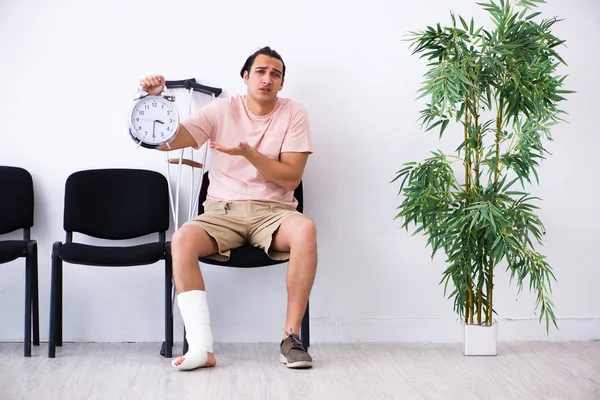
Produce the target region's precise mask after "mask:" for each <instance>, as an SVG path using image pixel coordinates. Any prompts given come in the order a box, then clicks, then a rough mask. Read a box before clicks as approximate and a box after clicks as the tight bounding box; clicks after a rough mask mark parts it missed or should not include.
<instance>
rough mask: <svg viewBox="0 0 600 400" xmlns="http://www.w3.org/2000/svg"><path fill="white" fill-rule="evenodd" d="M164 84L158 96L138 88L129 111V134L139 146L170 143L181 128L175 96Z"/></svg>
mask: <svg viewBox="0 0 600 400" xmlns="http://www.w3.org/2000/svg"><path fill="white" fill-rule="evenodd" d="M163 86H164V88H165V89H164V90H163V92H162V93H161V94H160V95H158V96H150V95H149V94H148V92H146V91H145V90H138V92H137V93H136V94H135V95H134V96H133V101H134V104H133V106H132V107H131V110H130V111H129V136H131V138H132V139H133V141H134V142H135V143H137V144H138V145H139V146H142V147H145V148H147V149H156V148H158V147H163V146H165V145H166V146H167V147H168V145H169V143H170V142H171V141H172V140H173V138H175V135H176V134H177V130H178V129H179V113H178V112H177V107H176V106H175V96H174V95H172V94H171V92H170V91H169V90H168V89H167V87H166V85H163Z"/></svg>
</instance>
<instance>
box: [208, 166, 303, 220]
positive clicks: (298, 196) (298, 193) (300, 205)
mask: <svg viewBox="0 0 600 400" xmlns="http://www.w3.org/2000/svg"><path fill="white" fill-rule="evenodd" d="M209 183H210V181H209V179H208V171H206V172H205V173H204V176H203V177H202V186H201V187H200V195H199V196H198V215H200V214H203V213H204V205H203V204H202V203H204V201H205V200H206V196H207V194H208V185H209ZM294 197H295V198H296V200H298V207H297V208H296V209H297V210H298V211H299V212H304V193H303V192H302V181H300V184H299V185H298V187H297V188H296V189H294Z"/></svg>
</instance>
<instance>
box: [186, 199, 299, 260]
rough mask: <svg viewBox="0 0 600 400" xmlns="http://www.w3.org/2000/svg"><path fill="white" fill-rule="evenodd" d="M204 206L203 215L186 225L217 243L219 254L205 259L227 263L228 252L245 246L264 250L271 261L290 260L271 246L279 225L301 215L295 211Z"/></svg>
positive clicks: (256, 204)
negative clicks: (196, 229) (248, 245)
mask: <svg viewBox="0 0 600 400" xmlns="http://www.w3.org/2000/svg"><path fill="white" fill-rule="evenodd" d="M203 205H204V213H203V214H200V215H198V216H197V217H195V218H193V219H191V220H190V221H188V222H186V223H187V224H198V225H200V226H201V227H202V228H204V230H205V231H206V233H208V235H209V236H211V237H212V238H213V239H215V241H216V242H217V246H218V248H219V253H218V254H213V255H210V256H208V257H207V258H212V259H214V260H217V261H227V260H228V259H229V256H230V253H231V249H235V248H236V247H240V246H242V245H245V244H250V245H252V246H256V247H260V248H261V249H264V251H265V253H266V254H267V255H268V256H269V257H270V258H271V259H273V260H287V259H288V258H289V256H290V253H289V252H287V251H285V252H284V251H273V250H271V248H270V247H271V242H272V240H273V234H274V233H275V231H276V230H277V229H278V228H279V226H280V225H281V222H282V221H283V220H284V219H285V218H287V217H289V216H291V215H301V214H300V212H299V211H298V210H295V209H293V208H290V207H286V206H284V205H282V204H277V203H270V202H264V201H241V202H234V203H227V202H220V201H215V200H212V199H207V200H206V201H205V202H204V203H203Z"/></svg>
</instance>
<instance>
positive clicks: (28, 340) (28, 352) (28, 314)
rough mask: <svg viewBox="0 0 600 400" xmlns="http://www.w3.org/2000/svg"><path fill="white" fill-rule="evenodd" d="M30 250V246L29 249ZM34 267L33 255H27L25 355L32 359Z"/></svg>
mask: <svg viewBox="0 0 600 400" xmlns="http://www.w3.org/2000/svg"><path fill="white" fill-rule="evenodd" d="M27 250H29V246H28V249H27ZM32 270H33V265H32V261H31V254H30V253H29V251H27V253H26V258H25V338H24V343H23V344H24V349H23V353H24V355H25V357H31V273H32Z"/></svg>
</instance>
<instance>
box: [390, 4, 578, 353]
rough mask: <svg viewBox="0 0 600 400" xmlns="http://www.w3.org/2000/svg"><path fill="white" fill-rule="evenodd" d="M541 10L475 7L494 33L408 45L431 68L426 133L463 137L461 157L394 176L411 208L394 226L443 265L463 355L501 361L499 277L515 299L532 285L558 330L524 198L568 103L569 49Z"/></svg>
mask: <svg viewBox="0 0 600 400" xmlns="http://www.w3.org/2000/svg"><path fill="white" fill-rule="evenodd" d="M543 2H544V1H541V0H520V1H516V4H513V2H511V1H509V0H497V1H494V0H491V1H490V2H489V3H478V4H479V5H480V6H482V7H483V9H484V10H485V11H487V13H489V15H490V16H491V20H492V21H493V27H492V29H490V30H487V29H484V28H483V27H476V26H475V22H474V20H473V18H471V19H470V21H469V22H467V20H465V19H463V18H462V17H460V16H458V18H456V16H455V15H454V14H451V20H452V24H451V26H447V27H442V26H440V24H437V26H435V27H432V26H430V27H427V29H426V30H425V31H422V32H416V33H414V32H413V33H411V35H410V39H409V41H410V42H411V45H410V47H411V48H413V49H414V51H413V54H420V57H421V58H425V59H426V60H427V61H428V64H427V68H428V69H427V72H426V74H425V80H424V82H423V85H422V87H421V89H420V92H422V93H421V96H420V97H419V98H422V97H428V99H429V101H428V103H427V105H426V107H425V109H424V110H422V112H421V120H422V123H423V125H424V126H425V127H426V130H432V129H434V128H435V129H439V135H440V137H441V136H442V135H444V134H451V135H453V136H454V137H456V150H455V152H454V154H447V153H445V152H442V151H439V150H438V151H433V152H432V156H431V157H429V158H427V159H425V160H423V161H422V162H419V163H415V162H410V163H406V164H404V166H403V168H402V169H400V170H399V171H398V172H397V173H396V174H395V179H394V180H393V181H396V180H398V181H399V182H401V183H400V192H399V194H402V197H403V200H402V203H401V204H400V206H398V210H399V211H398V214H397V216H396V218H397V219H400V220H401V221H402V227H403V228H406V229H408V228H409V226H410V225H411V224H414V226H415V227H416V230H415V232H414V233H415V234H417V233H422V234H424V235H426V236H427V238H428V240H427V245H428V246H431V249H432V257H433V256H434V255H435V254H436V252H438V251H443V253H444V254H445V255H446V257H447V269H446V270H445V271H444V273H443V278H442V280H441V282H440V284H442V283H444V286H445V289H444V293H445V295H448V292H450V294H449V297H450V298H453V299H454V312H455V313H457V314H458V316H459V318H460V320H461V321H462V323H463V338H464V342H463V353H464V354H466V355H471V354H473V355H495V354H497V338H498V334H497V324H496V321H495V320H494V314H495V311H494V302H493V300H494V296H493V294H494V275H495V272H496V269H497V268H499V267H502V268H506V269H507V270H508V271H509V273H510V277H511V281H512V280H513V279H514V280H515V281H516V284H517V286H518V289H519V291H520V290H521V289H522V286H523V282H525V281H528V282H529V288H530V290H531V291H533V292H535V294H536V295H537V302H536V309H539V319H540V322H541V321H542V319H545V322H546V332H548V329H549V324H550V322H551V323H552V324H553V325H554V326H556V327H557V324H556V319H555V316H554V309H553V308H554V306H553V303H552V301H551V299H550V297H549V295H550V293H551V281H552V280H555V277H554V275H553V272H552V268H551V266H550V265H549V264H548V262H547V260H546V258H545V257H544V256H543V255H542V254H540V253H539V252H538V251H537V250H536V248H535V247H534V242H537V243H539V244H541V241H542V236H543V234H544V233H545V232H544V226H543V224H542V221H541V220H540V218H539V217H538V216H537V215H536V213H535V210H536V209H537V208H538V207H537V205H536V200H538V199H537V198H536V197H533V196H531V195H530V194H528V193H527V192H526V186H527V185H531V184H532V182H533V181H535V182H536V183H538V184H539V181H538V174H537V169H538V168H539V167H540V163H541V161H542V160H543V159H545V157H546V156H547V155H548V151H547V150H546V148H545V147H544V143H545V142H546V141H548V140H551V139H552V137H551V127H552V126H553V125H555V124H556V123H558V122H559V121H561V114H562V113H563V111H561V110H560V109H559V108H558V105H559V103H560V102H561V101H563V100H565V98H564V97H563V96H564V95H565V94H566V93H571V91H568V90H564V89H563V88H562V86H563V82H564V79H565V76H561V75H558V73H557V69H558V67H559V66H560V65H561V64H565V63H564V61H563V59H562V58H561V57H560V55H559V54H558V53H557V48H558V46H560V45H562V44H563V43H564V41H563V40H561V39H559V38H557V37H556V36H554V35H553V34H552V32H551V28H552V27H553V25H554V24H555V23H556V22H557V21H558V20H557V19H556V18H551V19H541V18H540V14H541V13H540V12H533V10H532V9H533V8H535V7H537V5H536V3H543ZM565 65H566V64H565ZM451 123H452V125H451ZM451 127H452V128H451ZM449 286H450V289H449Z"/></svg>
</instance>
